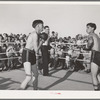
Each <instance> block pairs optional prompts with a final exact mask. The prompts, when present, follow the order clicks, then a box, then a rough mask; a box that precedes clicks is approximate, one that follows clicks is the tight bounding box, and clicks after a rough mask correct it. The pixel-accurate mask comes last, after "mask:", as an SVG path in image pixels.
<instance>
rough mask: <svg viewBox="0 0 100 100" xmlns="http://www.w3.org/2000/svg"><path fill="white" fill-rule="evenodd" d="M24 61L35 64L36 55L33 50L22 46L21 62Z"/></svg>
mask: <svg viewBox="0 0 100 100" xmlns="http://www.w3.org/2000/svg"><path fill="white" fill-rule="evenodd" d="M24 62H30V63H31V65H34V64H36V55H35V51H34V50H29V49H27V48H24V50H23V53H22V63H24Z"/></svg>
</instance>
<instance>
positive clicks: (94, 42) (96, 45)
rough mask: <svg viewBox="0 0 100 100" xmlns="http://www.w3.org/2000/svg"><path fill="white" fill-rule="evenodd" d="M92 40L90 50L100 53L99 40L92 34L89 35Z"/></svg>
mask: <svg viewBox="0 0 100 100" xmlns="http://www.w3.org/2000/svg"><path fill="white" fill-rule="evenodd" d="M90 36H91V37H92V38H93V47H92V50H96V51H100V38H99V36H98V35H97V34H95V33H93V34H91V35H90Z"/></svg>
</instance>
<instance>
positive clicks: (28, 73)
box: [20, 62, 32, 90]
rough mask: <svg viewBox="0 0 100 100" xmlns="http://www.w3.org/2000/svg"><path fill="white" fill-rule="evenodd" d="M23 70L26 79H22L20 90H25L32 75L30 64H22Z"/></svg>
mask: <svg viewBox="0 0 100 100" xmlns="http://www.w3.org/2000/svg"><path fill="white" fill-rule="evenodd" d="M24 70H25V73H26V78H25V79H24V81H23V82H22V84H21V86H20V88H21V89H23V90H24V89H25V88H26V86H27V84H28V83H29V82H30V80H31V78H32V73H31V63H30V62H25V63H24Z"/></svg>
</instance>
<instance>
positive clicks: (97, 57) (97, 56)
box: [91, 50, 100, 66]
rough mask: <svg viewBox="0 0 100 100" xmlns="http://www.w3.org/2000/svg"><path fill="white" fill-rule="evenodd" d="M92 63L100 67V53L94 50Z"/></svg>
mask: <svg viewBox="0 0 100 100" xmlns="http://www.w3.org/2000/svg"><path fill="white" fill-rule="evenodd" d="M91 62H94V63H95V64H97V65H98V66H100V52H99V51H95V50H92V55H91Z"/></svg>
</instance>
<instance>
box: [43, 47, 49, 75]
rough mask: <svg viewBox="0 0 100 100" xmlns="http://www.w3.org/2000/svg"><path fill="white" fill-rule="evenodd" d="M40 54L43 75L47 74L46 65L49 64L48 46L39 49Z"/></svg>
mask: <svg viewBox="0 0 100 100" xmlns="http://www.w3.org/2000/svg"><path fill="white" fill-rule="evenodd" d="M41 52H42V61H43V75H47V74H48V63H49V53H48V46H44V45H43V46H42V47H41Z"/></svg>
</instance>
